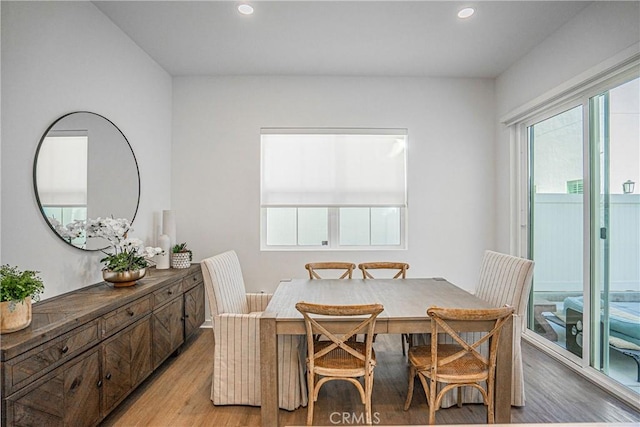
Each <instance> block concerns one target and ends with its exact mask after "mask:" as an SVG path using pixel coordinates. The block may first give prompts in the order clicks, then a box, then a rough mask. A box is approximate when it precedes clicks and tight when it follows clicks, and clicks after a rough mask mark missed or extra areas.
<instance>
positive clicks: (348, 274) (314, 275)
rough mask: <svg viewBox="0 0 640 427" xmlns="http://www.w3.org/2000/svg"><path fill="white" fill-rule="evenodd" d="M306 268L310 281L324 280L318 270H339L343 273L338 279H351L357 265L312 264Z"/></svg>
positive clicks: (306, 265) (336, 263)
mask: <svg viewBox="0 0 640 427" xmlns="http://www.w3.org/2000/svg"><path fill="white" fill-rule="evenodd" d="M304 268H306V269H307V271H308V272H309V279H322V277H320V275H319V274H318V272H317V271H316V270H338V271H340V272H342V274H341V276H340V277H338V279H351V278H352V276H353V270H355V268H356V265H355V264H353V263H351V262H310V263H308V264H305V266H304Z"/></svg>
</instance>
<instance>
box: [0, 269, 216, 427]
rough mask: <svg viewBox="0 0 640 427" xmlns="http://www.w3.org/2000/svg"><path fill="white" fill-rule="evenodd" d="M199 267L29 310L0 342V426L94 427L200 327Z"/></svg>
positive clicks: (101, 287) (153, 273) (155, 273)
mask: <svg viewBox="0 0 640 427" xmlns="http://www.w3.org/2000/svg"><path fill="white" fill-rule="evenodd" d="M204 316H205V300H204V284H203V280H202V272H201V270H200V265H198V264H192V265H191V267H189V268H186V269H168V270H156V269H155V268H151V269H149V270H148V271H147V275H146V276H145V277H144V278H142V279H140V280H139V281H138V283H137V284H136V285H135V286H132V287H128V288H114V287H113V286H112V285H110V284H108V283H106V282H101V283H97V284H95V285H91V286H88V287H86V288H82V289H78V290H76V291H73V292H69V293H66V294H63V295H59V296H56V297H54V298H50V299H47V300H44V301H41V302H38V303H35V304H34V305H33V321H32V323H31V325H30V326H29V327H28V328H26V329H24V330H22V331H19V332H14V333H11V334H2V335H1V336H0V367H1V369H0V371H1V383H0V387H1V388H0V396H2V408H1V409H2V426H3V427H5V426H39V427H41V426H74V427H76V426H93V425H96V424H98V423H99V422H100V421H101V420H103V419H104V418H105V417H106V416H107V415H108V414H109V413H110V412H111V411H112V410H113V409H114V408H115V407H116V406H117V405H118V404H119V403H120V402H122V400H123V399H124V398H126V397H127V396H128V395H129V393H131V391H133V390H134V389H135V388H136V387H137V386H138V385H139V384H140V383H141V382H142V381H143V380H144V379H145V378H147V377H148V376H149V375H150V374H151V373H152V372H153V371H154V370H155V369H156V368H157V367H158V366H160V365H161V364H162V362H164V361H165V360H166V359H167V358H168V357H169V356H170V355H171V354H174V353H176V351H177V350H178V349H179V348H180V346H181V345H182V344H183V343H184V342H185V341H186V340H188V339H189V338H190V337H191V336H192V335H193V334H194V333H195V332H196V331H197V329H198V328H199V327H200V325H202V323H203V322H204Z"/></svg>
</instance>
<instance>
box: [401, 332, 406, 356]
mask: <svg viewBox="0 0 640 427" xmlns="http://www.w3.org/2000/svg"><path fill="white" fill-rule="evenodd" d="M400 341H402V355H403V356H406V355H407V352H406V351H405V350H404V334H402V335H400Z"/></svg>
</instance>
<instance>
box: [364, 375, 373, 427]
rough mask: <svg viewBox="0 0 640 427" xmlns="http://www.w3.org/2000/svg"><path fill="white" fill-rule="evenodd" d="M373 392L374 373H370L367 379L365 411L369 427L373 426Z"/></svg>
mask: <svg viewBox="0 0 640 427" xmlns="http://www.w3.org/2000/svg"><path fill="white" fill-rule="evenodd" d="M372 392H373V373H370V374H369V375H367V376H366V377H365V394H366V399H367V401H366V403H365V411H366V422H367V425H372V424H373V423H372V420H371V394H372Z"/></svg>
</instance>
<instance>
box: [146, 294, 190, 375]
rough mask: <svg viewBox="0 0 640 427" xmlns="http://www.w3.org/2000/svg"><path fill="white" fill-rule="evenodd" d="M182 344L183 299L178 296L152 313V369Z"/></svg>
mask: <svg viewBox="0 0 640 427" xmlns="http://www.w3.org/2000/svg"><path fill="white" fill-rule="evenodd" d="M183 342H184V324H183V298H182V296H178V298H174V299H173V300H171V302H169V303H168V304H166V305H164V306H162V307H160V308H159V309H157V310H154V311H153V367H154V368H156V367H158V366H159V365H160V364H161V363H162V362H163V361H164V360H165V359H166V358H167V357H169V355H170V354H171V353H173V352H174V351H175V350H176V349H177V348H178V347H180V345H181V344H182V343H183Z"/></svg>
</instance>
